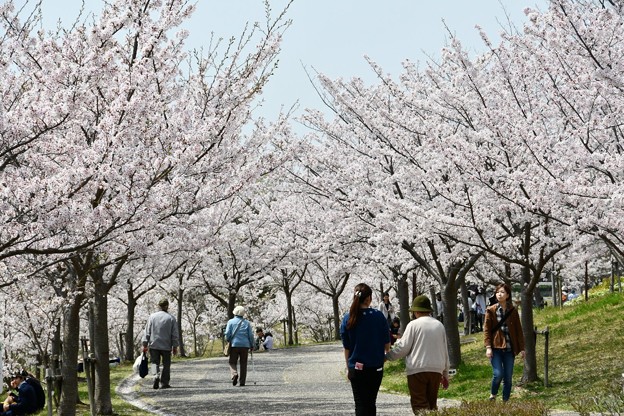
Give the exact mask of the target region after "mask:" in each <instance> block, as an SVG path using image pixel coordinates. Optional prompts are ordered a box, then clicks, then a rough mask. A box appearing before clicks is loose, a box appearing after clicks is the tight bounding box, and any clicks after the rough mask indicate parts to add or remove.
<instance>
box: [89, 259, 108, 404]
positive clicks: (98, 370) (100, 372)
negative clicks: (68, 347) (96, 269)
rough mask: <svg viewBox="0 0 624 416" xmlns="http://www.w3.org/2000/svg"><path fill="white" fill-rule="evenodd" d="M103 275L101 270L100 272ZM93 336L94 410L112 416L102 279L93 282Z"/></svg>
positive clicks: (106, 296)
mask: <svg viewBox="0 0 624 416" xmlns="http://www.w3.org/2000/svg"><path fill="white" fill-rule="evenodd" d="M101 273H103V270H102V271H101ZM92 312H93V314H92V319H91V322H92V325H93V334H92V337H91V349H92V350H93V353H94V355H95V363H93V365H94V366H95V383H94V384H95V389H94V398H93V399H94V400H95V409H96V412H97V414H98V415H112V414H113V404H112V401H111V390H110V366H109V363H108V360H109V357H110V351H109V347H108V345H109V337H108V286H107V285H106V284H104V282H103V280H102V279H97V280H96V281H95V296H94V297H93V307H92Z"/></svg>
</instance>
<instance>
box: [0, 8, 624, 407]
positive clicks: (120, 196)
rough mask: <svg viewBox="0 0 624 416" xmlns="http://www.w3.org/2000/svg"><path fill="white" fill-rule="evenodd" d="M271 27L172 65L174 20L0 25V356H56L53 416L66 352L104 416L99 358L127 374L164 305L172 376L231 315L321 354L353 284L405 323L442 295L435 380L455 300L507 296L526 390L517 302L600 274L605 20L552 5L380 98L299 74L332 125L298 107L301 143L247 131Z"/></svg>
mask: <svg viewBox="0 0 624 416" xmlns="http://www.w3.org/2000/svg"><path fill="white" fill-rule="evenodd" d="M286 11H287V10H284V11H282V12H280V13H279V14H278V15H277V17H276V18H271V17H270V16H271V11H270V9H269V7H268V2H267V16H269V17H268V18H267V21H266V22H264V23H262V24H256V25H253V26H250V27H249V28H248V29H247V30H245V32H244V33H243V34H242V35H241V37H240V38H239V39H230V40H221V39H212V40H211V42H210V44H209V47H208V48H207V49H206V50H204V51H196V52H195V53H191V54H188V53H186V52H185V49H184V39H185V36H186V34H185V33H184V31H181V30H179V27H180V24H181V23H182V22H183V21H184V20H185V19H187V18H188V16H190V14H191V13H192V12H193V7H190V6H188V5H187V4H186V2H185V1H181V0H163V1H156V2H155V1H151V0H131V1H127V0H125V1H113V2H109V3H107V4H106V5H105V7H104V9H103V11H102V13H101V15H100V16H99V17H98V18H97V19H94V20H93V22H91V23H87V22H86V19H84V20H81V19H78V20H77V21H76V22H75V24H74V25H73V26H72V27H71V28H70V29H66V28H59V29H58V30H57V31H55V32H52V33H50V32H45V31H43V30H41V29H38V27H39V25H40V14H39V12H38V8H37V7H35V8H34V12H33V13H32V14H28V10H26V9H21V10H15V8H14V5H13V3H12V2H11V1H7V2H5V3H4V4H3V5H2V6H0V17H1V24H2V28H3V33H4V35H3V37H2V38H0V71H1V72H2V73H1V74H0V97H2V99H1V101H0V103H1V104H2V105H1V107H0V190H1V192H2V197H1V198H0V204H2V209H1V210H0V215H1V216H2V224H3V227H1V228H0V262H1V263H0V267H1V270H0V286H1V287H0V290H1V292H0V299H2V306H0V307H1V308H2V309H3V318H2V319H3V320H4V322H3V323H4V325H3V328H4V333H3V336H4V344H5V351H4V358H5V362H6V364H8V365H17V364H18V363H22V364H23V363H24V362H25V361H26V362H34V361H39V362H40V363H41V365H43V366H48V365H49V364H50V363H51V362H53V361H54V359H55V357H56V356H58V357H59V358H60V361H61V363H62V366H61V369H62V371H61V375H62V380H63V388H62V392H61V394H60V402H59V408H58V409H59V414H63V415H73V414H75V404H76V401H77V397H76V386H77V375H76V371H75V364H76V362H77V361H78V352H79V351H78V349H79V339H80V337H81V336H83V335H85V334H87V335H88V337H89V339H90V341H91V343H90V347H91V348H92V350H93V353H94V355H95V357H96V364H95V365H96V374H97V376H96V389H95V401H96V409H97V412H98V413H99V414H112V411H113V409H112V405H111V402H110V380H109V373H108V371H109V370H108V358H109V355H110V354H111V348H113V350H114V351H116V352H118V353H119V354H122V355H123V356H124V358H125V359H126V360H131V359H133V357H134V355H135V354H136V348H137V345H138V341H139V337H140V335H141V331H142V329H143V327H142V326H143V324H144V322H145V319H146V317H147V315H148V314H149V313H150V312H151V311H153V310H154V307H153V305H155V303H156V299H157V298H158V297H160V296H161V295H163V294H165V295H167V296H169V297H170V298H171V300H172V302H173V303H175V305H177V316H178V317H179V322H180V335H181V339H182V340H183V341H184V342H183V347H182V349H181V353H182V354H184V355H189V354H191V353H193V354H201V353H202V351H203V350H204V349H206V348H208V345H209V341H208V340H209V339H210V338H211V337H212V338H213V339H214V337H215V336H218V335H219V331H220V329H221V327H222V325H223V323H224V322H225V320H226V319H227V317H229V316H231V315H232V310H233V308H234V306H235V305H236V304H238V303H244V304H245V305H246V306H247V308H248V310H249V311H250V317H251V319H252V320H253V321H255V322H256V323H257V324H261V325H268V326H275V325H278V324H284V325H285V326H286V331H284V332H285V333H284V338H285V342H288V343H291V344H292V343H294V342H297V336H298V334H302V332H303V329H304V328H305V329H306V330H307V331H308V332H307V335H305V336H308V337H313V338H325V337H326V334H327V332H326V331H325V329H326V328H327V329H328V330H329V328H330V327H331V333H332V336H333V337H336V336H337V334H338V327H339V323H340V319H341V316H342V314H343V313H344V311H345V310H346V307H347V305H348V304H349V303H350V300H351V290H350V288H351V287H352V286H353V285H355V284H357V283H359V281H367V282H369V283H370V284H371V285H373V286H374V287H376V288H377V287H378V288H379V289H380V291H383V290H386V289H388V288H393V289H394V290H395V292H396V294H397V297H398V299H399V303H400V306H401V318H402V322H403V325H405V323H406V322H408V312H407V308H408V305H409V303H410V299H411V296H414V295H416V294H420V293H427V292H429V291H430V290H433V291H440V292H441V293H442V297H443V300H444V305H445V306H444V307H445V310H444V314H445V317H447V319H446V320H445V326H446V331H447V337H448V339H449V344H450V345H449V348H450V353H451V364H452V365H453V366H456V365H458V364H459V363H460V361H461V350H460V344H459V333H458V330H457V327H458V325H457V320H456V317H457V297H458V292H459V293H462V296H463V298H464V303H465V299H466V294H467V290H466V288H467V285H469V284H480V285H491V284H494V283H496V282H498V281H500V280H505V281H508V282H517V283H520V284H521V287H522V293H521V304H522V311H523V313H522V319H523V327H524V330H525V338H526V340H527V342H526V344H527V353H528V354H527V356H528V358H527V364H526V365H525V367H524V368H525V378H526V379H527V380H534V379H536V377H537V374H536V371H537V366H536V362H535V350H534V344H533V342H531V341H532V339H533V332H532V330H533V320H532V314H531V307H532V302H533V301H532V299H533V296H534V290H535V287H536V284H537V282H538V281H539V280H540V279H542V278H543V277H544V275H545V273H546V272H547V271H551V269H552V264H553V262H555V264H556V265H557V267H558V273H561V274H563V275H565V276H566V277H567V278H568V280H575V279H580V278H581V277H582V275H581V274H579V273H580V272H579V271H581V272H582V271H584V270H585V268H584V266H585V265H588V267H589V270H590V271H591V272H592V274H599V273H601V272H602V271H603V270H602V268H604V259H605V258H606V256H607V255H608V253H611V254H612V255H614V256H617V257H618V258H619V259H620V260H621V259H622V256H623V254H624V245H623V244H622V229H623V228H622V219H621V218H622V217H623V216H622V213H621V210H622V204H621V195H622V189H621V187H622V174H623V172H624V169H622V168H623V166H622V163H623V160H624V159H623V158H622V144H621V141H620V140H621V136H620V134H621V130H620V128H621V127H620V125H621V123H620V118H621V116H620V114H621V113H622V112H621V111H620V110H621V109H620V107H621V106H622V100H621V98H620V96H621V94H619V93H620V88H622V87H621V86H622V85H624V83H622V79H621V77H622V73H623V72H622V71H621V70H619V69H620V66H621V63H620V62H621V59H620V57H621V55H622V47H623V46H622V42H620V38H622V37H624V31H623V30H622V27H624V26H623V25H622V12H623V10H622V9H621V8H619V7H617V6H615V5H611V4H605V3H604V2H601V1H596V2H592V1H589V0H587V1H585V0H553V1H552V2H551V6H550V8H549V9H548V10H547V11H544V12H542V13H539V12H536V11H529V12H528V17H529V22H528V23H527V24H526V25H525V27H524V30H523V32H521V33H516V32H510V33H507V34H505V35H504V36H503V40H502V41H501V43H500V45H498V46H494V45H491V43H490V41H489V40H488V38H487V36H486V35H485V34H483V39H484V43H485V45H486V46H487V47H488V52H487V53H485V54H482V55H480V56H477V57H471V56H470V55H469V54H468V53H467V52H466V51H465V50H464V49H463V48H462V45H461V43H460V40H459V39H455V38H452V39H451V44H450V45H449V46H448V47H447V48H446V49H445V50H444V53H443V56H442V58H441V60H440V62H429V63H428V64H427V66H426V67H425V68H424V69H420V68H418V66H416V65H414V64H412V63H410V62H406V63H405V65H404V70H403V72H402V73H401V74H400V76H399V77H398V78H396V79H394V78H392V77H390V76H388V75H385V74H384V72H383V70H382V68H379V67H378V66H377V65H376V64H375V63H374V62H372V61H371V68H372V70H373V71H375V73H376V74H377V78H378V82H377V83H375V84H373V85H365V84H364V83H363V82H362V81H361V80H359V79H352V80H348V81H346V80H332V79H329V78H327V77H324V76H322V75H319V77H318V80H319V91H320V92H321V94H322V95H323V98H324V99H325V103H326V104H327V107H328V108H329V109H330V113H329V115H328V114H327V113H323V112H321V111H320V110H308V111H307V112H306V114H305V116H303V117H302V121H303V122H304V123H306V124H307V125H308V126H310V127H311V133H310V134H309V135H306V136H305V137H300V136H298V135H296V134H295V133H293V132H292V130H291V129H290V126H289V122H290V121H289V117H288V115H281V116H279V117H277V119H276V120H275V121H274V122H271V123H269V122H267V121H264V120H256V119H255V118H253V110H254V109H255V108H256V106H257V105H261V101H259V100H258V99H259V97H260V95H261V92H262V88H263V87H264V86H265V84H266V82H268V80H269V78H270V75H271V74H272V71H273V70H274V68H275V65H276V62H277V61H276V59H277V56H278V54H279V44H280V41H281V38H282V36H283V34H284V31H285V30H286V28H287V27H288V25H289V24H290V22H289V21H288V20H286V18H285V13H286ZM250 126H251V127H250ZM581 266H582V267H581ZM356 280H357V281H356ZM410 286H411V291H410ZM410 292H411V293H410ZM17 317H19V318H18V321H19V322H18V324H17V325H16V324H15V320H16V318H17ZM119 333H122V334H123V335H122V337H123V340H122V339H120V338H118V337H117V334H119ZM109 334H113V335H114V336H110V335H109ZM191 345H192V351H190V350H189V348H190V346H191ZM32 351H36V354H31V352H32Z"/></svg>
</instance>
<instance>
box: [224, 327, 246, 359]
mask: <svg viewBox="0 0 624 416" xmlns="http://www.w3.org/2000/svg"><path fill="white" fill-rule="evenodd" d="M242 323H243V319H241V320H240V322H239V323H238V325H236V329H235V330H234V333H233V334H232V336H231V337H230V339H232V338H234V336H235V335H236V333H237V332H238V329H239V328H240V326H241V324H242ZM230 348H231V345H230V341H227V342H226V343H225V347H223V355H225V356H226V357H229V356H230Z"/></svg>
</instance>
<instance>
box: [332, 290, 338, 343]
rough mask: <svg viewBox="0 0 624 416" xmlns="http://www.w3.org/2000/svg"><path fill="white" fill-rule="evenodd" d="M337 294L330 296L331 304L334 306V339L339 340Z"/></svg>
mask: <svg viewBox="0 0 624 416" xmlns="http://www.w3.org/2000/svg"><path fill="white" fill-rule="evenodd" d="M339 297H340V295H339V294H337V295H334V296H332V306H333V308H334V340H336V341H339V340H340V305H339V304H338V298H339Z"/></svg>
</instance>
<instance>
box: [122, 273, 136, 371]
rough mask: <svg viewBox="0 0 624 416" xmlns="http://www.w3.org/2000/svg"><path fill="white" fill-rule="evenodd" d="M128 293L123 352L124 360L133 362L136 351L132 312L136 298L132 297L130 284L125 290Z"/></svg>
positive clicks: (132, 290)
mask: <svg viewBox="0 0 624 416" xmlns="http://www.w3.org/2000/svg"><path fill="white" fill-rule="evenodd" d="M127 293H128V299H127V301H128V303H127V309H126V325H127V327H126V333H125V335H124V339H125V344H126V345H124V347H125V350H126V351H125V352H124V360H125V361H128V362H133V361H134V358H135V354H136V353H137V352H136V350H135V345H134V314H135V310H136V299H135V298H134V288H133V287H132V285H130V287H129V288H128V290H127Z"/></svg>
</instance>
